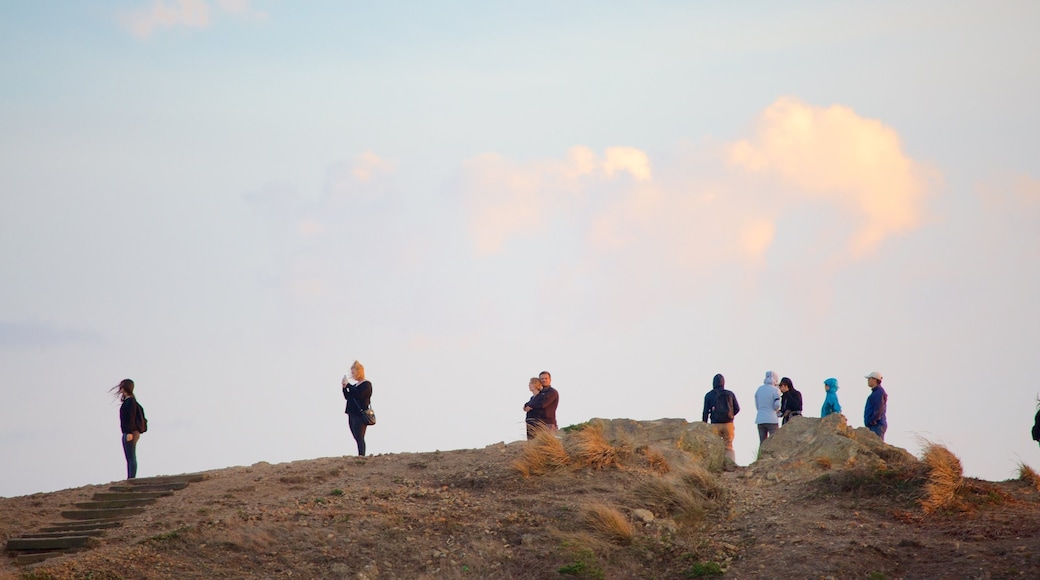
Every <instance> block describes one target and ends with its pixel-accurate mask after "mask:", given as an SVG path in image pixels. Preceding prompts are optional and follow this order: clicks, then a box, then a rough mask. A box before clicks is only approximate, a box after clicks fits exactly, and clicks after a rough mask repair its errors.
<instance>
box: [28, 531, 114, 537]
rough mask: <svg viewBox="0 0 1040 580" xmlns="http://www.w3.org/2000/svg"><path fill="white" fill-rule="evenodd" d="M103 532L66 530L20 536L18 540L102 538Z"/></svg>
mask: <svg viewBox="0 0 1040 580" xmlns="http://www.w3.org/2000/svg"><path fill="white" fill-rule="evenodd" d="M104 534H105V530H67V531H64V532H38V533H35V534H22V535H21V536H19V537H20V538H67V537H69V536H95V537H96V536H103V535H104Z"/></svg>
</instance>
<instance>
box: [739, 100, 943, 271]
mask: <svg viewBox="0 0 1040 580" xmlns="http://www.w3.org/2000/svg"><path fill="white" fill-rule="evenodd" d="M727 153H728V161H729V163H730V164H731V165H732V166H734V167H738V168H740V169H743V170H744V171H746V172H748V173H751V174H756V175H760V176H764V177H766V178H769V179H775V180H779V181H780V182H781V183H783V184H786V185H789V186H792V191H793V193H795V194H796V195H798V196H801V197H804V198H812V199H822V200H826V201H830V202H833V203H836V204H839V205H840V206H842V207H844V208H846V209H848V210H851V211H855V212H858V213H859V214H860V216H861V224H860V225H859V227H858V229H857V232H856V233H855V235H854V236H853V239H852V240H851V241H850V244H849V248H850V250H851V251H852V253H853V254H854V255H861V254H863V253H865V252H869V251H871V250H873V249H874V248H875V247H877V245H878V244H880V243H881V242H882V241H883V240H884V239H885V238H887V237H889V236H890V235H892V234H896V233H900V232H905V231H908V230H911V229H914V228H916V227H918V226H919V225H920V224H921V222H922V219H923V212H924V204H925V201H926V199H927V197H928V194H929V190H930V185H931V183H930V182H931V181H932V180H933V179H934V178H935V177H936V173H935V172H934V171H932V170H931V169H929V168H928V167H926V166H925V165H923V164H921V163H919V162H917V161H914V160H913V159H911V158H909V157H908V156H907V155H906V154H905V153H904V152H903V150H902V146H901V144H900V139H899V135H898V134H897V133H896V131H895V130H894V129H892V128H891V127H888V126H886V125H884V124H883V123H881V122H880V121H877V120H874V119H866V118H863V117H861V116H859V115H857V114H856V112H855V111H853V110H852V109H850V108H848V107H844V106H840V105H834V106H831V107H828V108H822V107H815V106H811V105H806V104H803V103H801V102H799V101H797V100H795V99H792V98H786V97H785V98H781V99H778V100H777V101H776V102H775V103H773V104H772V105H770V106H769V107H768V108H767V109H766V110H765V111H764V112H763V113H762V114H761V115H760V117H759V118H758V121H757V124H756V127H755V132H754V135H752V136H751V137H749V138H747V139H741V140H739V141H736V142H735V143H732V144H731V145H730V146H729V147H728V151H727Z"/></svg>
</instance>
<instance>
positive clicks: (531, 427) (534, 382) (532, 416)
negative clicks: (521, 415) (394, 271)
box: [524, 377, 545, 441]
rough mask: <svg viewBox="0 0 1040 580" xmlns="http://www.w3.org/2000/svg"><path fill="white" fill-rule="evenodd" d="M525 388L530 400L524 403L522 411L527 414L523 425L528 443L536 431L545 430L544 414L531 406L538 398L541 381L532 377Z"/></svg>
mask: <svg viewBox="0 0 1040 580" xmlns="http://www.w3.org/2000/svg"><path fill="white" fill-rule="evenodd" d="M527 388H528V390H530V391H531V398H530V399H529V400H528V401H527V402H526V403H524V411H525V412H526V413H527V417H526V419H525V423H527V439H528V441H530V440H531V439H534V436H535V433H537V432H538V429H544V428H545V421H544V420H543V415H544V413H543V412H542V409H535V408H534V407H532V406H531V403H532V402H533V401H534V398H535V397H537V396H538V393H540V392H541V391H542V381H541V379H539V378H538V377H532V378H531V380H530V381H528V382H527Z"/></svg>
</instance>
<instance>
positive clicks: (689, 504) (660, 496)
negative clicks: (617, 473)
mask: <svg viewBox="0 0 1040 580" xmlns="http://www.w3.org/2000/svg"><path fill="white" fill-rule="evenodd" d="M726 496H727V493H726V488H725V486H723V485H722V483H721V482H720V481H719V479H718V478H717V477H716V476H715V475H713V474H712V473H711V472H709V471H708V470H706V469H704V468H702V467H695V468H694V469H692V470H690V471H688V472H686V473H683V474H682V475H680V476H672V477H668V478H657V477H655V478H652V479H649V480H647V481H645V482H643V483H642V484H641V485H640V486H639V487H637V488H636V489H635V497H636V498H638V500H639V502H640V503H641V504H642V505H645V506H647V507H648V508H650V509H651V510H652V511H654V512H656V513H667V514H669V515H672V516H674V517H675V519H676V520H678V521H681V522H684V523H686V524H695V523H697V522H700V521H701V520H703V519H704V516H705V514H706V513H707V512H708V511H709V510H711V509H715V508H716V507H718V506H719V505H721V504H722V503H723V502H724V501H725V499H726Z"/></svg>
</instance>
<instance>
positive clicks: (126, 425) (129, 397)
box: [109, 379, 144, 479]
mask: <svg viewBox="0 0 1040 580" xmlns="http://www.w3.org/2000/svg"><path fill="white" fill-rule="evenodd" d="M109 392H114V393H115V394H116V397H118V398H119V400H120V401H122V404H121V405H120V406H119V429H120V431H122V432H123V437H122V440H123V455H124V456H125V457H126V478H127V479H133V478H135V477H137V440H138V439H140V438H141V432H142V431H143V428H142V425H143V424H144V410H143V409H141V406H140V405H138V404H137V399H136V398H134V382H133V381H131V380H130V379H123V380H122V381H119V384H118V385H116V386H114V387H112V388H111V389H109Z"/></svg>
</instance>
